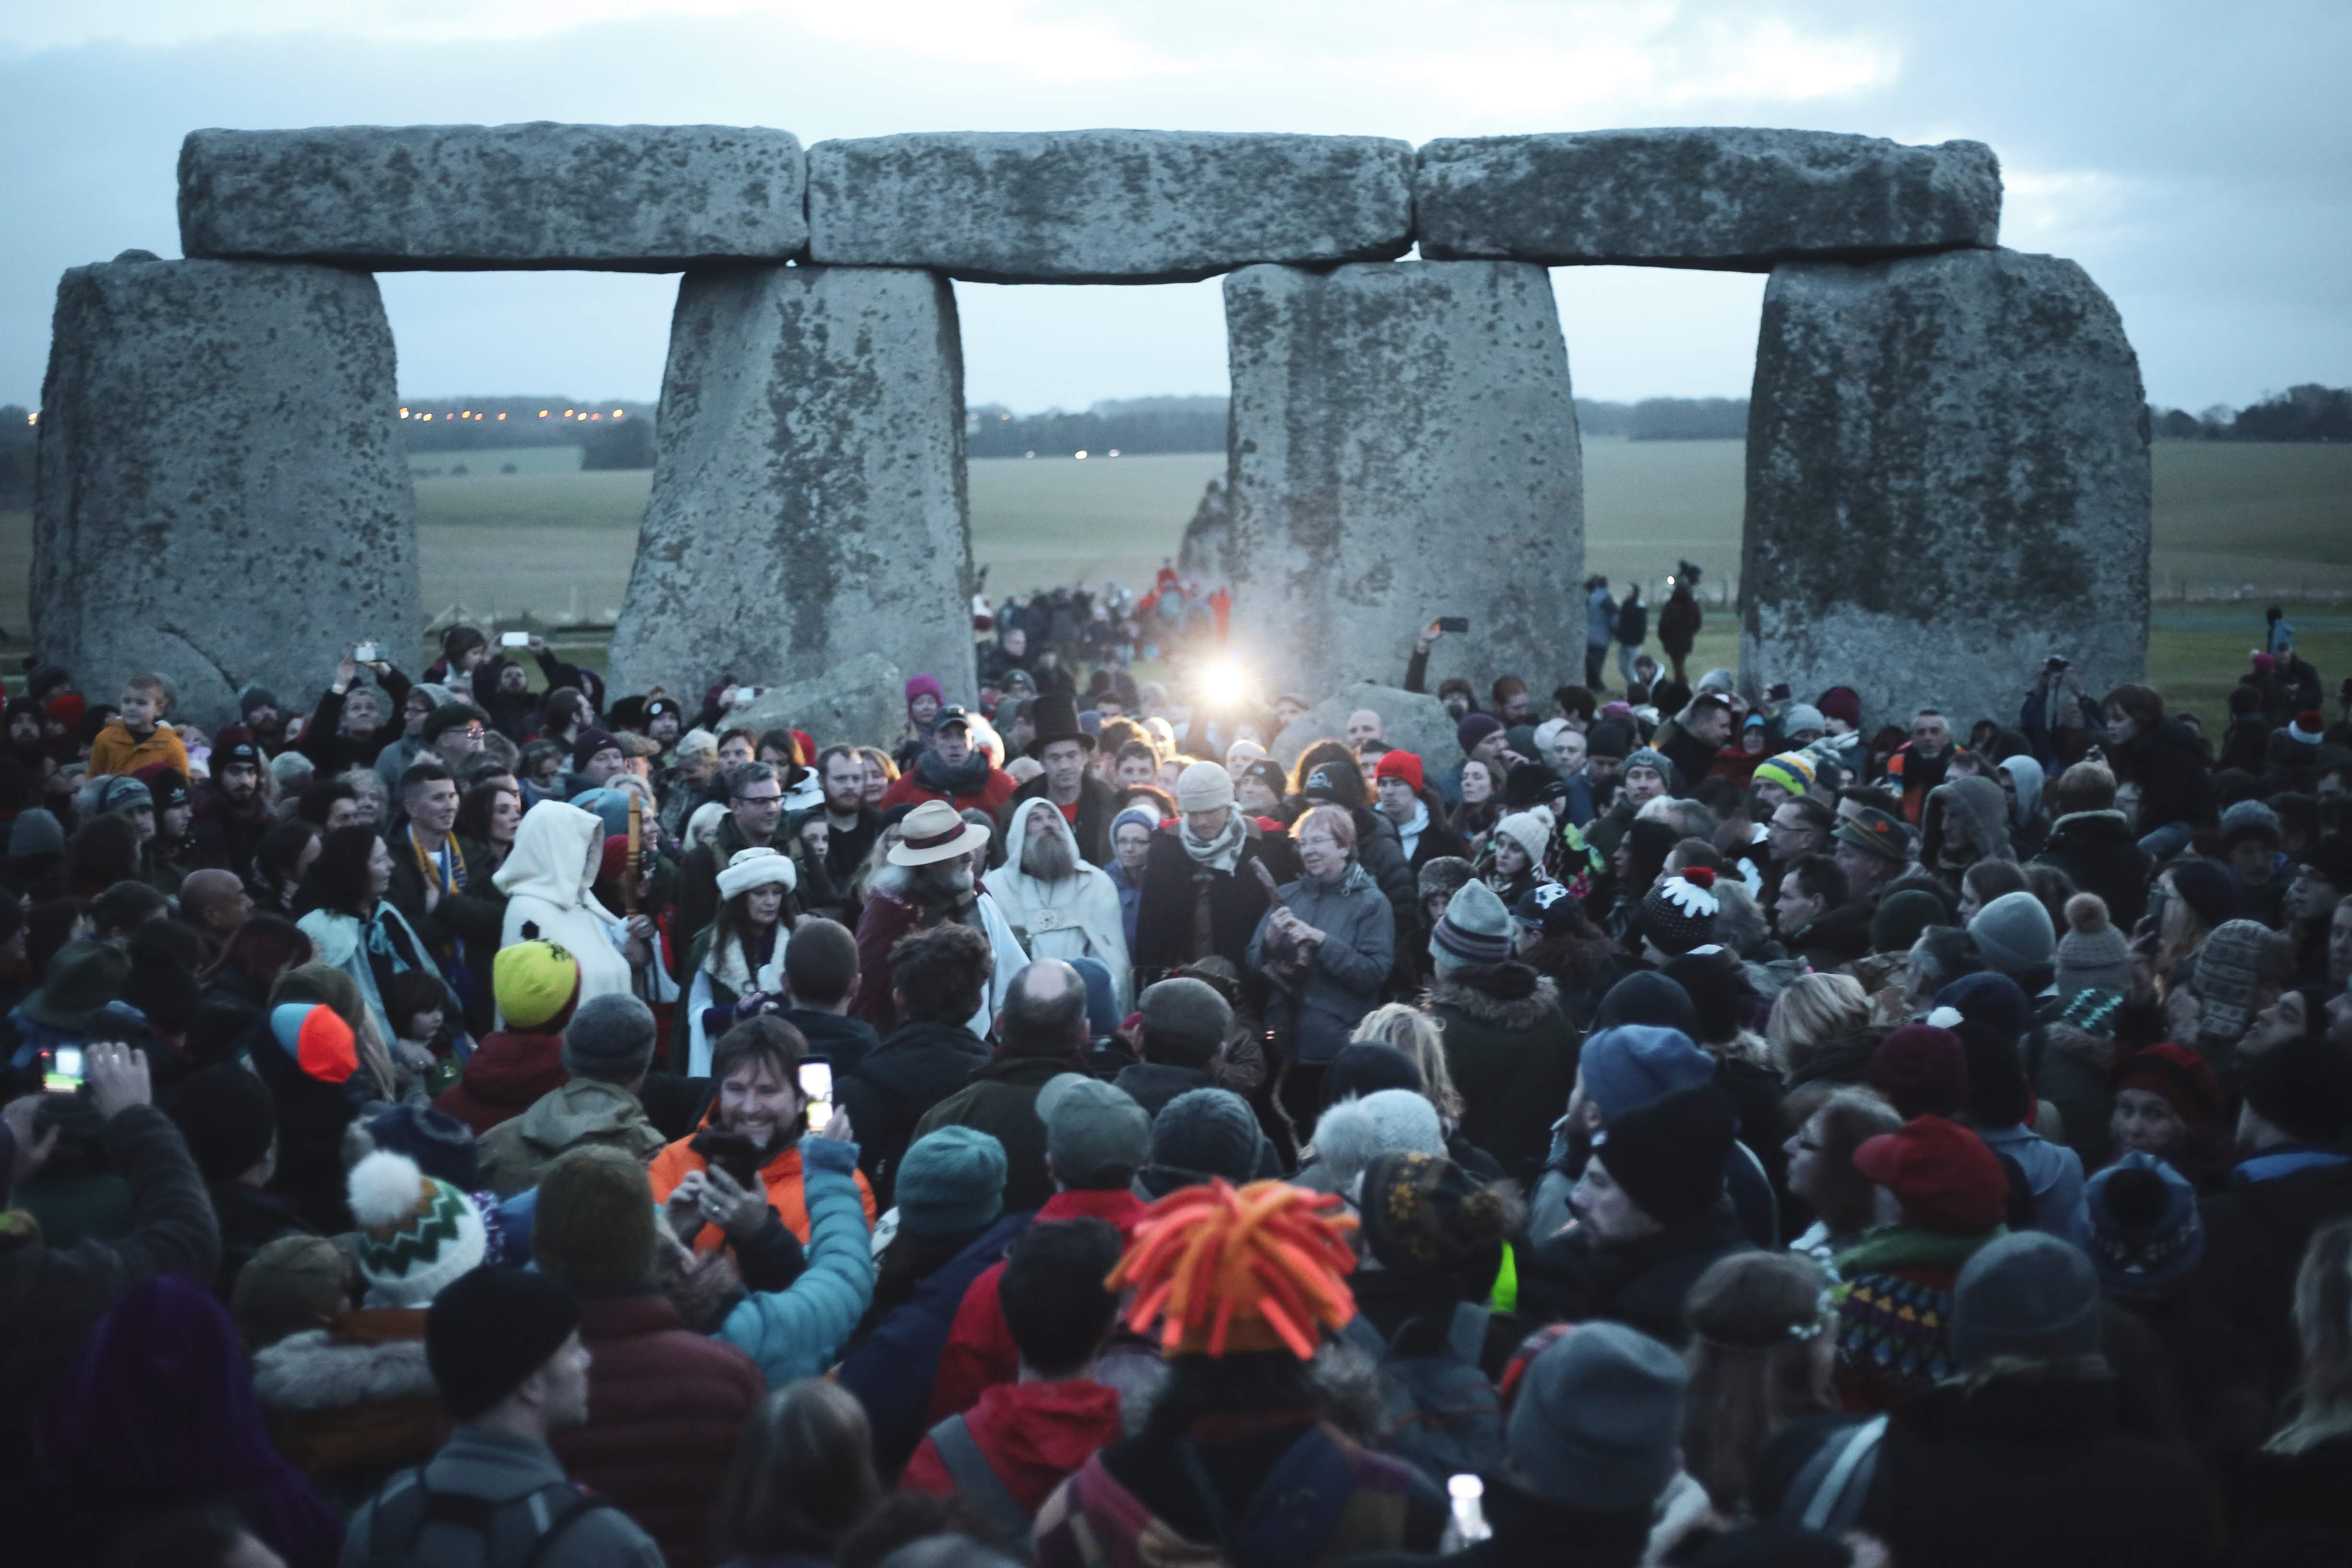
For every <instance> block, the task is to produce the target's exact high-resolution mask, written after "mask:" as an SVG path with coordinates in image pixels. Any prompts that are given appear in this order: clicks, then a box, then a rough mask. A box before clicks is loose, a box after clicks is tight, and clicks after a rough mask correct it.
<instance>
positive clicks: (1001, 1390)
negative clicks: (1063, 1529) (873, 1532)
mask: <svg viewBox="0 0 2352 1568" xmlns="http://www.w3.org/2000/svg"><path fill="white" fill-rule="evenodd" d="M963 1420H964V1426H965V1427H966V1428H967V1429H968V1430H969V1431H970V1432H971V1440H972V1441H973V1442H974V1443H975V1444H977V1445H979V1447H980V1454H981V1458H983V1459H986V1460H987V1461H988V1468H990V1469H992V1470H994V1471H995V1472H996V1479H998V1480H1000V1481H1003V1483H1004V1489H1005V1490H1006V1491H1009V1492H1011V1493H1012V1494H1013V1501H1014V1502H1017V1503H1019V1504H1020V1505H1021V1510H1022V1511H1023V1512H1024V1513H1032V1514H1034V1513H1035V1512H1036V1511H1037V1510H1039V1509H1041V1508H1043V1507H1045V1500H1046V1499H1047V1498H1049V1497H1051V1496H1053V1495H1054V1489H1055V1487H1058V1486H1060V1485H1061V1484H1062V1481H1063V1479H1065V1478H1066V1477H1067V1476H1068V1475H1069V1474H1070V1472H1071V1471H1073V1470H1075V1469H1076V1468H1078V1467H1079V1466H1080V1465H1083V1464H1085V1463H1086V1462H1087V1460H1088V1459H1089V1458H1093V1457H1094V1455H1095V1454H1096V1452H1097V1450H1099V1449H1103V1448H1107V1447H1109V1446H1110V1445H1111V1444H1113V1443H1116V1442H1118V1440H1119V1437H1120V1436H1121V1435H1122V1434H1121V1432H1120V1428H1119V1423H1118V1393H1117V1391H1116V1390H1113V1389H1109V1388H1106V1387H1104V1386H1103V1385H1102V1384H1099V1383H1096V1382H1093V1381H1092V1380H1090V1379H1087V1378H1083V1377H1074V1378H1072V1379H1071V1380H1070V1381H1069V1382H1067V1383H1004V1384H997V1386H995V1387H994V1388H992V1389H990V1390H989V1391H988V1392H987V1393H986V1394H982V1395H981V1396H980V1403H979V1404H978V1405H974V1406H972V1407H971V1409H970V1410H967V1411H965V1412H964V1413H963ZM898 1484H899V1485H900V1486H902V1487H904V1488H906V1489H908V1490H909V1491H919V1492H929V1493H932V1494H933V1495H934V1496H938V1497H951V1496H953V1495H954V1494H955V1489H956V1485H955V1481H954V1480H953V1479H951V1478H950V1476H949V1474H948V1468H947V1466H945V1465H944V1464H941V1463H940V1450H939V1448H938V1446H937V1445H935V1444H934V1443H932V1441H931V1440H930V1438H929V1437H928V1436H926V1437H925V1438H924V1439H923V1440H922V1442H920V1443H919V1444H918V1445H916V1447H915V1457H914V1458H911V1459H909V1460H908V1461H907V1468H906V1471H905V1472H904V1473H903V1474H902V1475H901V1476H900V1477H899V1478H898ZM671 1561H672V1562H676V1561H677V1560H676V1559H675V1558H673V1559H671Z"/></svg>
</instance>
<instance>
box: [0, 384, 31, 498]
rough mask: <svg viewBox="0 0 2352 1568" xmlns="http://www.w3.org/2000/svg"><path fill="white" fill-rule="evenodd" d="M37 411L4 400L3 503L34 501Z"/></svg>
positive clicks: (0, 416)
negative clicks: (35, 412)
mask: <svg viewBox="0 0 2352 1568" xmlns="http://www.w3.org/2000/svg"><path fill="white" fill-rule="evenodd" d="M38 435H39V432H38V431H37V429H36V428H35V427H34V425H33V411H32V410H31V409H29V408H19V407H17V406H16V405H15V404H13V403H0V506H30V505H32V504H33V447H34V446H35V444H36V438H37V437H38Z"/></svg>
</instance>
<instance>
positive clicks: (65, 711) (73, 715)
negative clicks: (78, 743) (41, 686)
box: [46, 691, 89, 730]
mask: <svg viewBox="0 0 2352 1568" xmlns="http://www.w3.org/2000/svg"><path fill="white" fill-rule="evenodd" d="M46 711H47V714H48V716H49V717H50V718H52V719H55V720H56V721H58V723H60V724H63V725H64V726H65V727H66V728H67V729H68V730H79V729H80V728H81V727H82V721H84V720H85V719H87V718H88V717H89V704H87V703H85V702H84V701H83V700H82V697H81V693H80V692H79V691H61V692H59V693H58V695H57V696H55V697H52V698H50V699H49V705H48V707H47V710H46Z"/></svg>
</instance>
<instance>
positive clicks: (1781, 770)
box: [1749, 752, 1814, 795]
mask: <svg viewBox="0 0 2352 1568" xmlns="http://www.w3.org/2000/svg"><path fill="white" fill-rule="evenodd" d="M1749 776H1750V779H1751V781H1752V782H1753V783H1755V784H1779V785H1780V787H1781V788H1782V789H1784V790H1787V791H1788V792H1789V793H1790V795H1804V794H1806V793H1808V792H1809V791H1811V789H1812V787H1813V776H1814V775H1813V760H1812V759H1811V757H1809V756H1806V755H1805V754H1804V753H1803V752H1781V753H1780V755H1779V756H1777V757H1767V758H1765V759H1764V760H1763V761H1762V762H1760V763H1757V764H1756V772H1755V773H1753V774H1751V775H1749Z"/></svg>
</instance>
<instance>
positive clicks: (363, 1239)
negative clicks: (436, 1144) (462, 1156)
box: [350, 1149, 488, 1307]
mask: <svg viewBox="0 0 2352 1568" xmlns="http://www.w3.org/2000/svg"><path fill="white" fill-rule="evenodd" d="M350 1195H351V1205H352V1218H353V1219H355V1220H357V1221H358V1222H359V1228H360V1237H359V1259H360V1273H361V1274H362V1276H363V1277H364V1278H365V1279H366V1280H367V1282H368V1294H369V1298H370V1300H380V1301H381V1303H382V1304H383V1305H386V1306H394V1307H422V1306H424V1305H425V1303H426V1302H428V1301H430V1300H433V1298H434V1297H435V1296H436V1295H437V1294H439V1293H440V1292H441V1291H442V1290H443V1289H446V1288H447V1286H448V1285H449V1284H450V1283H451V1282H452V1281H454V1280H456V1279H457V1277H458V1276H460V1275H462V1274H464V1273H466V1272H467V1270H469V1269H472V1268H478V1267H479V1266H480V1264H481V1261H482V1258H483V1255H484V1253H485V1252H486V1251H487V1249H488V1235H487V1233H486V1232H485V1231H484V1230H483V1228H482V1216H481V1214H480V1211H478V1210H477V1209H476V1208H475V1207H474V1203H473V1200H472V1199H471V1198H468V1197H467V1195H466V1194H463V1193H461V1192H459V1191H458V1190H457V1188H455V1187H453V1186H451V1185H450V1184H448V1183H446V1182H443V1181H436V1179H434V1178H433V1177H431V1176H427V1175H425V1173H423V1172H421V1171H419V1170H418V1169H417V1168H416V1162H415V1161H414V1160H412V1159H410V1158H409V1157H408V1156H407V1155H405V1154H398V1153H394V1152H392V1151H390V1150H388V1149H379V1150H377V1151H376V1152H374V1153H373V1154H370V1155H369V1156H367V1158H365V1159H363V1160H362V1161H361V1162H360V1163H358V1164H356V1165H354V1166H352V1173H351V1177H350Z"/></svg>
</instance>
